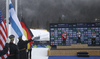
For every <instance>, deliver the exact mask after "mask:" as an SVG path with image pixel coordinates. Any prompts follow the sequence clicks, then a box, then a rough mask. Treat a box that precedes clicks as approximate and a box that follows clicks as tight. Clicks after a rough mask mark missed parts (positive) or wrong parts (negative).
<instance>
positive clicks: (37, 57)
mask: <svg viewBox="0 0 100 59" xmlns="http://www.w3.org/2000/svg"><path fill="white" fill-rule="evenodd" d="M48 49H49V48H32V59H48V56H47V50H48Z"/></svg>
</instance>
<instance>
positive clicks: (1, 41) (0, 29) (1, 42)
mask: <svg viewBox="0 0 100 59" xmlns="http://www.w3.org/2000/svg"><path fill="white" fill-rule="evenodd" d="M7 38H8V32H7V27H6V23H5V20H4V17H3V16H2V13H1V11H0V50H3V48H4V46H5V44H6V40H7ZM8 55H9V51H8V53H7V54H5V55H4V56H1V57H0V59H5V58H7V56H8Z"/></svg>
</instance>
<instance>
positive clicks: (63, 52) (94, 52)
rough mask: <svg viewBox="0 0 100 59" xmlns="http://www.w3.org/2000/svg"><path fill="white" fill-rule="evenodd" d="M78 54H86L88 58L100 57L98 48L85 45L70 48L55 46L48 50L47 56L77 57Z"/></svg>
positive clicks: (73, 45) (72, 45) (74, 45)
mask: <svg viewBox="0 0 100 59" xmlns="http://www.w3.org/2000/svg"><path fill="white" fill-rule="evenodd" d="M78 52H87V53H88V55H89V56H100V46H88V45H87V44H71V46H56V47H55V48H54V47H50V48H49V49H48V53H47V54H48V56H77V53H78Z"/></svg>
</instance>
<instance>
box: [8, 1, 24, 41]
mask: <svg viewBox="0 0 100 59" xmlns="http://www.w3.org/2000/svg"><path fill="white" fill-rule="evenodd" d="M9 15H10V23H11V31H10V32H11V33H10V34H11V35H14V36H15V39H18V38H19V37H21V36H22V35H23V30H22V26H21V24H20V22H19V19H18V17H17V14H16V12H15V10H14V8H13V5H12V2H11V0H9ZM15 43H16V42H15Z"/></svg>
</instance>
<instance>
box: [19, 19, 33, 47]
mask: <svg viewBox="0 0 100 59" xmlns="http://www.w3.org/2000/svg"><path fill="white" fill-rule="evenodd" d="M20 23H21V26H22V28H23V32H24V35H25V37H26V39H27V40H29V39H31V38H32V37H33V34H32V32H31V30H30V29H29V28H28V26H27V25H26V23H25V22H24V20H23V18H22V20H21V21H20ZM32 43H33V41H31V42H30V43H28V44H27V49H29V48H30V47H31V45H32Z"/></svg>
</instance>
